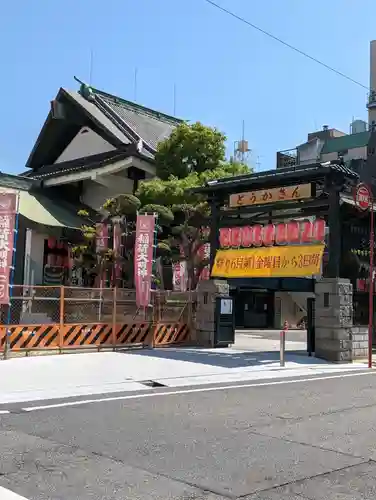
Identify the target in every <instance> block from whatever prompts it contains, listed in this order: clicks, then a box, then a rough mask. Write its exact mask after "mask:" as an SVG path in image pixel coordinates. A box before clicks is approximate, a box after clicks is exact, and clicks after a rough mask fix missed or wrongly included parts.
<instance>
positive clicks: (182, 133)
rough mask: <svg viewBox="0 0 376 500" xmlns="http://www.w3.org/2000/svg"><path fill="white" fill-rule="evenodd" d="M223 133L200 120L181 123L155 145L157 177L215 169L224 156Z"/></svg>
mask: <svg viewBox="0 0 376 500" xmlns="http://www.w3.org/2000/svg"><path fill="white" fill-rule="evenodd" d="M225 141H226V136H225V135H224V134H222V132H220V131H219V130H217V129H216V128H212V127H206V126H205V125H202V124H201V123H200V122H197V123H193V124H192V125H190V124H187V123H183V124H181V125H179V126H177V127H176V128H175V130H174V131H173V132H172V134H171V135H170V137H168V138H167V139H166V140H164V141H162V142H160V143H159V145H158V151H157V153H156V155H155V162H156V170H157V177H159V178H160V179H162V180H168V179H169V178H170V176H171V175H173V176H175V177H178V178H179V179H182V178H183V177H187V176H188V175H189V174H190V173H192V172H197V173H201V172H205V171H208V170H214V169H216V168H217V167H218V166H219V164H220V163H221V162H223V161H224V159H225V150H226V148H225Z"/></svg>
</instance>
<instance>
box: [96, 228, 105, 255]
mask: <svg viewBox="0 0 376 500" xmlns="http://www.w3.org/2000/svg"><path fill="white" fill-rule="evenodd" d="M95 244H96V247H97V252H101V251H103V250H107V248H108V225H107V224H104V223H103V222H100V223H99V224H97V225H96V239H95Z"/></svg>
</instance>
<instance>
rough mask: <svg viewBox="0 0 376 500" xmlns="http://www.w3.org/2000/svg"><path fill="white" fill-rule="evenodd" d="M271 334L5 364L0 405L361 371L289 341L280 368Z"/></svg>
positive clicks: (1, 371)
mask: <svg viewBox="0 0 376 500" xmlns="http://www.w3.org/2000/svg"><path fill="white" fill-rule="evenodd" d="M267 335H269V334H267ZM272 335H273V334H272ZM272 335H269V337H268V338H261V337H260V335H255V334H252V333H246V334H240V333H239V334H238V335H237V336H236V344H235V346H233V347H231V348H221V349H192V348H181V347H179V348H168V349H154V350H149V349H143V350H133V351H124V352H115V353H114V352H100V353H97V352H91V353H86V354H82V353H79V354H64V355H55V356H39V357H30V358H14V359H10V360H8V361H2V362H0V380H1V381H2V382H1V387H0V405H3V406H4V405H5V406H6V405H7V404H13V403H17V402H27V401H43V400H50V399H56V398H74V397H76V398H80V397H83V396H88V395H99V394H109V393H122V392H137V391H142V390H145V389H148V388H150V387H152V386H153V385H158V386H165V387H171V388H172V387H176V388H179V387H188V386H190V385H201V384H202V385H205V384H226V383H235V382H247V381H252V380H261V379H275V378H278V377H297V376H302V377H305V376H310V375H320V374H325V373H335V372H342V371H349V370H359V369H362V366H361V365H331V364H328V363H325V362H324V361H322V360H318V359H315V358H309V357H308V356H307V355H306V352H305V343H304V342H301V341H298V342H297V341H291V340H289V338H290V337H288V341H287V343H286V347H287V356H286V360H287V361H286V366H285V367H284V368H281V367H280V365H279V340H276V339H275V338H274V337H273V336H272ZM270 337H271V338H270ZM292 338H293V337H292Z"/></svg>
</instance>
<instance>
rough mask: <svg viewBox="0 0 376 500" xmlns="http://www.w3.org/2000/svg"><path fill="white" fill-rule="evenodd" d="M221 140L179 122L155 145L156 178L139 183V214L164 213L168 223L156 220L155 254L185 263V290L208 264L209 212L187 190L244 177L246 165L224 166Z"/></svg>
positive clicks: (198, 127)
mask: <svg viewBox="0 0 376 500" xmlns="http://www.w3.org/2000/svg"><path fill="white" fill-rule="evenodd" d="M225 141H226V136H225V135H224V134H222V133H221V132H220V131H218V130H217V129H215V128H211V127H206V126H204V125H202V124H201V123H199V122H197V123H194V124H192V125H190V124H187V123H183V124H181V125H179V126H178V127H176V129H175V130H174V131H173V133H172V134H171V135H170V137H168V138H167V139H165V140H164V141H162V142H160V143H159V145H158V151H157V153H156V156H155V162H156V174H157V177H156V178H155V179H152V180H150V181H145V182H142V183H140V186H139V189H138V192H137V196H138V198H139V199H140V201H141V205H142V207H143V209H144V210H145V211H148V210H149V211H151V210H150V207H153V211H154V212H157V213H158V214H160V213H161V211H163V210H166V209H168V210H169V214H171V215H172V218H171V215H170V217H169V218H167V219H166V217H164V218H163V217H162V218H161V219H160V228H159V233H158V235H159V238H158V247H157V252H158V255H159V256H161V258H162V259H163V261H164V262H165V263H169V262H175V261H179V260H184V261H186V262H187V272H188V286H189V287H190V288H191V289H194V288H195V287H196V285H197V282H198V280H199V277H200V274H201V272H202V270H203V269H204V267H205V266H206V265H207V264H208V262H207V260H205V259H202V257H200V248H201V247H202V246H203V245H204V244H205V243H207V241H208V233H207V232H206V231H203V228H206V227H207V226H208V223H209V217H210V209H209V206H208V205H207V203H206V200H205V197H204V196H202V195H198V194H196V193H194V192H192V191H191V190H192V189H193V188H196V187H201V186H204V185H205V184H206V183H207V182H208V181H210V180H214V179H219V178H222V177H231V176H234V175H241V174H247V173H250V169H249V167H248V166H246V165H241V164H239V163H236V162H234V161H230V162H226V161H225V150H226V147H225Z"/></svg>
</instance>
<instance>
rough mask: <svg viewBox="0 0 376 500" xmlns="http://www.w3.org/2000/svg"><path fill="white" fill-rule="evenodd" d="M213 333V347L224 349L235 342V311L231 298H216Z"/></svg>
mask: <svg viewBox="0 0 376 500" xmlns="http://www.w3.org/2000/svg"><path fill="white" fill-rule="evenodd" d="M214 333H215V335H214V346H215V347H225V346H228V345H229V344H233V343H234V342H235V311H234V303H233V298H232V297H217V298H216V301H215V332H214Z"/></svg>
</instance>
